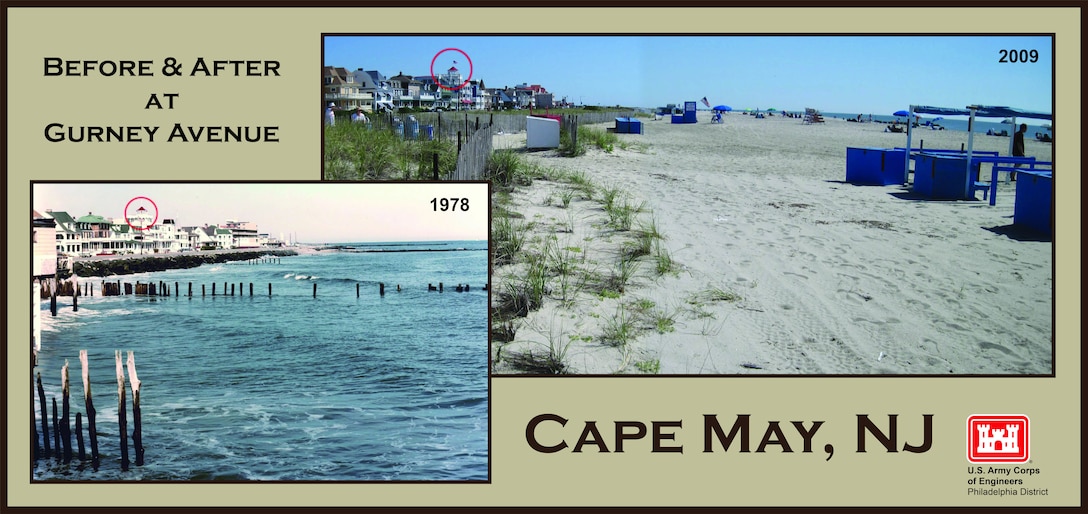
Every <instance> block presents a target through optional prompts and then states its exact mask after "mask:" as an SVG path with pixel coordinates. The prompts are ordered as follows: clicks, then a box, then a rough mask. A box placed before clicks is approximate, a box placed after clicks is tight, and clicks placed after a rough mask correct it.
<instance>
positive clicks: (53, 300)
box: [49, 292, 57, 317]
mask: <svg viewBox="0 0 1088 514" xmlns="http://www.w3.org/2000/svg"><path fill="white" fill-rule="evenodd" d="M49 314H52V315H53V317H56V316H57V293H56V292H54V293H53V294H51V295H49Z"/></svg>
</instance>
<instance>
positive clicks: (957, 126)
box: [822, 112, 1054, 139]
mask: <svg viewBox="0 0 1088 514" xmlns="http://www.w3.org/2000/svg"><path fill="white" fill-rule="evenodd" d="M822 114H823V115H824V118H828V117H830V118H840V119H847V118H855V117H857V115H858V113H856V112H855V113H842V112H825V113H822ZM935 118H937V116H933V115H927V114H923V115H922V123H923V124H924V123H925V122H927V121H933V120H934V119H935ZM861 119H862V120H864V121H868V120H869V114H868V113H861ZM896 120H898V121H899V123H904V122H906V120H907V117H906V116H888V115H883V114H873V122H874V123H875V122H878V121H879V122H882V123H890V122H893V121H896ZM967 121H968V120H967V117H960V116H957V117H946V118H944V119H941V120H937V121H936V122H935V123H937V124H938V125H940V126H942V127H944V128H945V130H956V131H960V132H967ZM1001 121H1002V120H1000V119H997V118H975V125H974V127H973V129H972V130H974V132H975V135H980V134H985V133H986V131H987V130H993V131H995V132H1001V131H1002V130H1007V131H1008V132H1009V135H1012V133H1013V132H1015V131H1016V130H1018V128H1014V127H1013V126H1012V125H1010V124H1008V123H1001ZM1021 123H1025V124H1027V126H1028V132H1027V137H1028V138H1029V139H1034V138H1035V133H1036V132H1038V133H1040V134H1048V135H1050V136H1051V137H1053V136H1054V133H1053V132H1051V131H1050V130H1049V129H1048V128H1046V127H1043V126H1042V125H1043V124H1050V123H1051V122H1050V121H1048V120H1036V119H1030V118H1017V120H1016V126H1017V127H1019V126H1020V124H1021ZM918 128H919V129H920V130H930V128H929V127H922V126H920V127H918Z"/></svg>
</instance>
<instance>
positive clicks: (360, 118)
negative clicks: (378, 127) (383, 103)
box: [351, 107, 370, 123]
mask: <svg viewBox="0 0 1088 514" xmlns="http://www.w3.org/2000/svg"><path fill="white" fill-rule="evenodd" d="M351 121H354V122H356V123H370V120H368V119H366V114H363V108H362V107H356V108H355V113H354V114H352V115H351Z"/></svg>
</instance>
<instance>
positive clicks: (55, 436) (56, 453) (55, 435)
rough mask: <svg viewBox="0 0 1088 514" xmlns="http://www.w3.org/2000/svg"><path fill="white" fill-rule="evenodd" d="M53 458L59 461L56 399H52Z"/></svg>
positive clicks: (58, 423) (58, 427)
mask: <svg viewBox="0 0 1088 514" xmlns="http://www.w3.org/2000/svg"><path fill="white" fill-rule="evenodd" d="M52 400H53V449H54V451H53V456H54V457H56V459H57V460H58V461H59V460H60V458H61V451H60V420H59V419H57V397H55V396H54V397H53V398H52Z"/></svg>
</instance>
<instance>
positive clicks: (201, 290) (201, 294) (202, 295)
mask: <svg viewBox="0 0 1088 514" xmlns="http://www.w3.org/2000/svg"><path fill="white" fill-rule="evenodd" d="M206 287H208V286H207V285H205V284H200V296H201V297H204V296H207V294H205V289H204V288H206Z"/></svg>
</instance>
